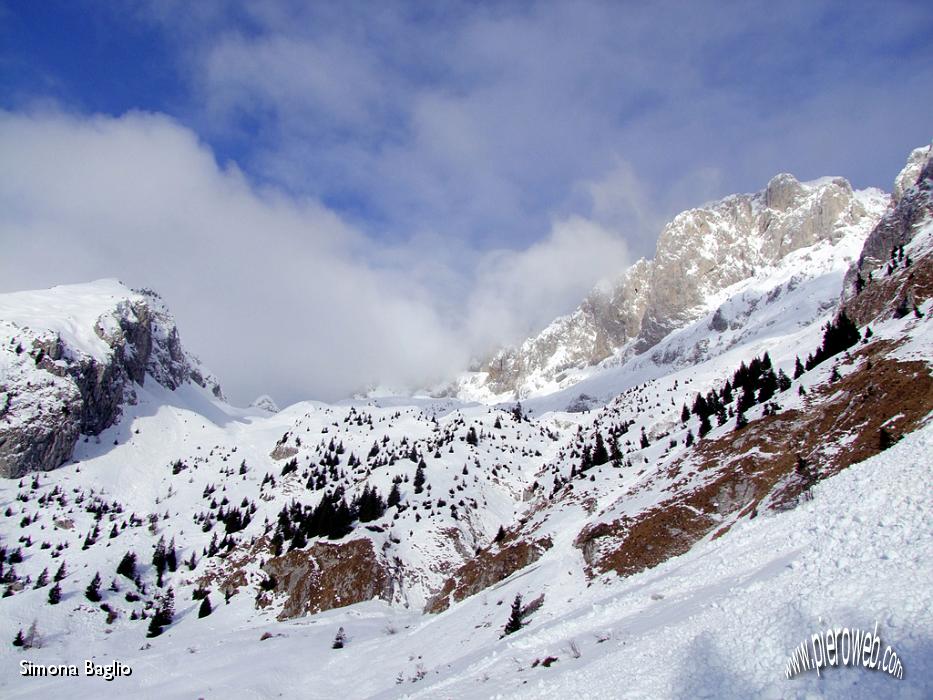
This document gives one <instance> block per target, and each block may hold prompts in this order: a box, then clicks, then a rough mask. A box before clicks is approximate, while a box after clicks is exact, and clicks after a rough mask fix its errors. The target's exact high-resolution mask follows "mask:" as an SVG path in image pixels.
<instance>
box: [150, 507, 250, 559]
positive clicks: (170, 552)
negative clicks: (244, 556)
mask: <svg viewBox="0 0 933 700" xmlns="http://www.w3.org/2000/svg"><path fill="white" fill-rule="evenodd" d="M232 512H233V513H236V514H237V516H239V514H240V511H239V510H234V511H232ZM237 529H239V528H237ZM234 531H235V530H234ZM227 532H231V528H230V527H229V526H228V527H227ZM165 565H166V566H167V567H168V570H169V571H175V570H177V569H178V554H177V553H176V552H175V538H174V537H173V538H172V541H171V542H169V543H168V548H167V549H166V550H165Z"/></svg>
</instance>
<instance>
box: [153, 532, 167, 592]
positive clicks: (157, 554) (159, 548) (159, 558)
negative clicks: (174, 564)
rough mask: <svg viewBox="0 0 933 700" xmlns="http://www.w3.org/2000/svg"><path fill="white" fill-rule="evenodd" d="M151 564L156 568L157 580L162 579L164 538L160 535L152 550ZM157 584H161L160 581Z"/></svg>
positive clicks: (163, 570)
mask: <svg viewBox="0 0 933 700" xmlns="http://www.w3.org/2000/svg"><path fill="white" fill-rule="evenodd" d="M152 565H153V566H154V567H155V568H156V572H157V573H158V578H159V581H160V582H161V580H162V574H164V573H165V565H166V562H165V538H164V537H160V538H159V541H158V542H157V543H156V546H155V549H154V550H153V552H152ZM159 585H162V584H161V583H160V584H159Z"/></svg>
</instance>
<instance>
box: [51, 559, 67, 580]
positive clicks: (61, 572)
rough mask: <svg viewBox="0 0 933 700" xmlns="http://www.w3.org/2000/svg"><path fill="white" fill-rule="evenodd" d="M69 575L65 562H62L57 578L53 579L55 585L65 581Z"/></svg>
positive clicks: (56, 573) (56, 574)
mask: <svg viewBox="0 0 933 700" xmlns="http://www.w3.org/2000/svg"><path fill="white" fill-rule="evenodd" d="M67 575H68V572H67V571H66V569H65V562H62V565H61V566H59V567H58V571H56V572H55V576H53V577H52V580H53V581H55V583H58V582H59V581H61V580H63V579H64V578H65V577H66V576H67Z"/></svg>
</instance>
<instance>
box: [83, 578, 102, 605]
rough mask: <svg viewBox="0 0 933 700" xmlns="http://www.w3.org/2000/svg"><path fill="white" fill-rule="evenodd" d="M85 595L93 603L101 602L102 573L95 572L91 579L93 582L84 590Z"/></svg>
mask: <svg viewBox="0 0 933 700" xmlns="http://www.w3.org/2000/svg"><path fill="white" fill-rule="evenodd" d="M84 597H85V598H87V599H88V600H89V601H91V602H92V603H99V602H100V573H99V572H98V573H96V574H94V578H92V579H91V582H90V583H89V584H88V587H87V588H86V589H85V590H84Z"/></svg>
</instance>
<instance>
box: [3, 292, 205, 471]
mask: <svg viewBox="0 0 933 700" xmlns="http://www.w3.org/2000/svg"><path fill="white" fill-rule="evenodd" d="M147 378H152V379H153V380H154V381H156V382H158V383H159V384H161V385H163V386H164V387H166V388H168V389H171V390H174V389H176V388H178V387H179V386H181V385H182V384H183V383H185V382H189V381H190V382H194V383H196V384H199V385H200V386H202V387H205V388H209V389H210V390H211V391H212V393H213V394H214V395H215V396H217V397H218V398H222V397H223V394H222V392H221V390H220V386H219V385H218V384H217V383H216V381H214V380H213V378H212V377H210V375H209V374H207V373H206V372H205V371H204V370H203V369H202V368H201V367H200V365H199V364H198V362H197V360H196V359H195V358H193V357H191V356H189V355H186V353H185V352H184V350H183V349H182V346H181V342H180V340H179V338H178V331H177V328H176V327H175V321H174V319H173V318H172V316H171V315H170V314H169V312H168V311H167V310H166V309H165V308H164V307H163V306H162V303H161V301H160V300H159V298H158V296H156V295H155V294H154V293H152V292H133V291H131V290H129V289H127V288H126V287H124V286H123V285H122V284H120V283H118V282H115V281H110V280H101V281H99V282H94V283H90V284H88V285H71V286H68V287H56V288H53V289H51V290H45V291H40V292H19V293H14V294H6V295H2V296H0V476H4V477H18V476H21V475H22V474H24V473H26V472H30V471H37V470H42V471H47V470H49V469H54V468H56V467H58V466H59V465H61V464H62V463H63V462H64V461H66V460H67V459H69V458H70V457H71V453H72V450H73V449H74V445H75V442H76V441H77V439H78V436H79V435H81V434H90V435H96V434H98V433H100V432H101V431H102V430H104V429H105V428H107V427H109V426H111V425H113V423H114V422H115V421H116V420H117V419H118V418H119V416H120V414H121V409H122V406H123V405H124V403H125V402H133V401H135V398H136V397H135V391H134V386H136V385H142V384H143V383H144V382H145V381H146V379H147Z"/></svg>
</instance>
